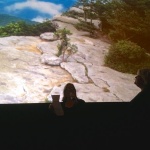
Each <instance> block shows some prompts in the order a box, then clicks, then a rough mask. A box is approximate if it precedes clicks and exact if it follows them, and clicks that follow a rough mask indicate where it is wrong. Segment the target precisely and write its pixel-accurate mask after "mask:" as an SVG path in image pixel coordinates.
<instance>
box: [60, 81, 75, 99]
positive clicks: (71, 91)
mask: <svg viewBox="0 0 150 150" xmlns="http://www.w3.org/2000/svg"><path fill="white" fill-rule="evenodd" d="M76 98H77V95H76V89H75V87H74V85H73V84H72V83H68V84H66V86H65V87H64V97H63V101H66V100H69V99H76Z"/></svg>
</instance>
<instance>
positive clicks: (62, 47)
mask: <svg viewBox="0 0 150 150" xmlns="http://www.w3.org/2000/svg"><path fill="white" fill-rule="evenodd" d="M71 34H72V33H71V32H70V30H67V29H66V28H64V29H60V30H57V31H56V32H55V35H56V36H57V37H58V38H60V39H61V43H60V44H59V43H58V45H57V48H58V53H57V56H60V55H63V58H62V59H63V61H65V58H64V57H65V53H67V54H68V57H69V56H70V55H71V54H73V53H75V52H76V51H77V49H78V48H77V46H76V45H74V44H71V43H70V42H69V41H70V39H69V38H68V37H67V35H71ZM68 57H67V58H68ZM67 58H66V59H67Z"/></svg>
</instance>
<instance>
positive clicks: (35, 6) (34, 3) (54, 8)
mask: <svg viewBox="0 0 150 150" xmlns="http://www.w3.org/2000/svg"><path fill="white" fill-rule="evenodd" d="M26 8H29V9H32V10H36V11H38V12H40V13H43V14H49V15H57V14H60V13H61V11H62V10H63V6H62V5H61V4H58V5H56V4H54V3H51V2H43V1H38V0H27V1H26V2H19V3H15V4H13V5H10V6H7V7H5V9H6V10H7V11H10V12H11V11H18V10H23V9H26Z"/></svg>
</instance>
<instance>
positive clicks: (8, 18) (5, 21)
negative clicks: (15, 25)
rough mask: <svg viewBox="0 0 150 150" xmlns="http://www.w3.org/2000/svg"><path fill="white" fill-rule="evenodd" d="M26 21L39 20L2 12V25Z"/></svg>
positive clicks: (0, 17) (0, 15) (0, 16)
mask: <svg viewBox="0 0 150 150" xmlns="http://www.w3.org/2000/svg"><path fill="white" fill-rule="evenodd" d="M18 21H25V22H26V23H27V24H37V23H38V22H35V21H31V20H28V19H23V18H19V17H15V16H11V15H8V14H0V26H5V25H7V24H9V23H11V22H18Z"/></svg>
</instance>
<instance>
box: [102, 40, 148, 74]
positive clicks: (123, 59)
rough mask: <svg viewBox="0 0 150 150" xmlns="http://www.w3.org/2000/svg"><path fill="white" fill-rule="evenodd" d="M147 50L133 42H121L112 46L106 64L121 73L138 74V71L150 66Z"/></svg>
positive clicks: (106, 57)
mask: <svg viewBox="0 0 150 150" xmlns="http://www.w3.org/2000/svg"><path fill="white" fill-rule="evenodd" d="M149 59H150V58H149V56H147V55H146V53H145V50H144V49H143V48H141V47H140V46H138V45H137V44H136V43H133V42H131V41H125V40H121V41H118V42H117V43H114V44H113V45H112V46H110V49H109V52H108V54H107V55H106V56H105V64H106V65H107V66H109V67H111V68H113V69H116V70H118V71H121V72H127V73H136V72H137V70H138V69H140V68H143V67H145V66H147V67H148V66H150V64H149V62H150V61H149Z"/></svg>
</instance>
